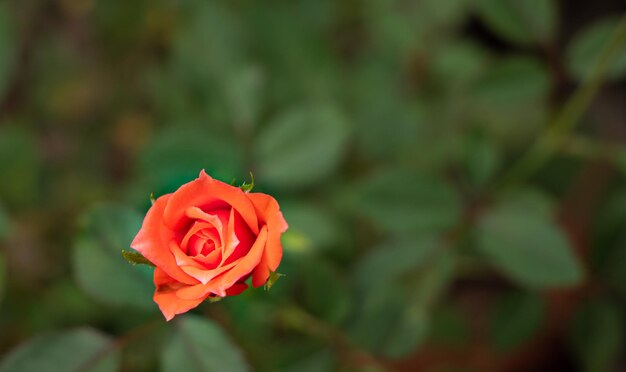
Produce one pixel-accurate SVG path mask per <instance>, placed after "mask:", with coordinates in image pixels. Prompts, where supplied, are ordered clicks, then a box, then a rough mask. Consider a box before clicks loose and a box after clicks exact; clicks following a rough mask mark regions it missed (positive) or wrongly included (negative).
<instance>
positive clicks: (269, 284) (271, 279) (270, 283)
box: [263, 271, 285, 291]
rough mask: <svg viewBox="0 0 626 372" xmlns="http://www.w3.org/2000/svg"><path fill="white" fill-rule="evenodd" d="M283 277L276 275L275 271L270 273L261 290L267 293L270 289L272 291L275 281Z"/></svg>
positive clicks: (279, 274)
mask: <svg viewBox="0 0 626 372" xmlns="http://www.w3.org/2000/svg"><path fill="white" fill-rule="evenodd" d="M283 276H285V274H281V273H277V272H275V271H270V277H269V278H268V279H267V282H266V283H265V285H264V286H263V288H264V289H265V290H266V291H269V290H270V289H272V287H273V286H274V284H276V281H278V279H280V278H281V277H283Z"/></svg>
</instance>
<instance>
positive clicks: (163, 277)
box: [154, 267, 204, 321]
mask: <svg viewBox="0 0 626 372" xmlns="http://www.w3.org/2000/svg"><path fill="white" fill-rule="evenodd" d="M154 285H155V286H156V288H157V289H156V291H155V292H154V302H156V303H157V305H159V309H160V310H161V312H162V313H163V316H165V319H166V320H167V321H170V320H172V318H174V316H175V315H177V314H182V313H185V312H187V311H189V310H190V309H193V308H194V307H196V306H198V305H199V304H200V303H201V302H202V301H204V298H201V299H193V300H185V299H182V298H180V297H178V296H176V289H175V287H176V286H177V285H178V286H179V285H180V283H179V282H177V281H176V279H174V278H172V277H170V276H169V275H167V273H166V272H165V271H163V270H161V269H160V268H158V267H157V268H155V269H154ZM171 286H174V288H172V287H171Z"/></svg>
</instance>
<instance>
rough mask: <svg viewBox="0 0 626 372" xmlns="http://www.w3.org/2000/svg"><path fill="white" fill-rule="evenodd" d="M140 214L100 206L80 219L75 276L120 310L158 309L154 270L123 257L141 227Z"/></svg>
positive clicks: (75, 245) (74, 260) (81, 284)
mask: <svg viewBox="0 0 626 372" xmlns="http://www.w3.org/2000/svg"><path fill="white" fill-rule="evenodd" d="M141 220H142V218H141V215H139V214H138V213H137V212H135V211H134V210H132V209H129V208H127V207H124V206H117V205H110V204H109V205H99V206H96V207H93V208H92V209H91V210H89V211H87V212H86V213H85V214H84V215H83V216H82V217H81V220H80V222H81V231H80V233H79V236H78V238H77V240H76V242H75V244H74V251H73V266H74V274H75V277H76V280H77V281H78V284H79V285H80V286H81V288H82V289H83V290H84V291H85V292H87V294H89V295H90V296H92V297H94V298H95V299H97V300H99V301H102V302H104V303H106V304H109V305H112V306H117V307H132V308H137V309H142V310H155V309H156V306H155V304H154V303H153V302H152V294H153V292H154V285H153V284H152V269H151V268H149V267H147V266H143V265H139V266H131V265H129V264H128V263H127V262H126V261H125V260H124V258H123V257H122V256H121V254H120V252H121V250H122V249H124V248H128V247H130V243H131V241H132V239H133V237H134V236H135V235H136V234H137V232H138V231H139V228H140V227H141Z"/></svg>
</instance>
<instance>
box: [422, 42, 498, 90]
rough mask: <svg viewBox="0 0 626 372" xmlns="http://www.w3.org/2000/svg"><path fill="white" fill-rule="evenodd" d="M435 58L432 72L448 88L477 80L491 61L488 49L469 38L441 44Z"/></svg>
mask: <svg viewBox="0 0 626 372" xmlns="http://www.w3.org/2000/svg"><path fill="white" fill-rule="evenodd" d="M433 58H434V60H433V62H432V69H433V71H432V74H433V76H434V77H436V78H437V79H439V80H441V83H442V84H444V86H445V87H446V88H456V87H459V86H462V85H465V84H467V83H469V82H470V81H473V80H475V79H476V78H477V77H478V76H480V74H481V73H482V72H483V71H484V70H485V68H486V67H487V64H488V62H489V55H488V52H487V50H486V49H485V48H483V47H481V46H480V45H479V44H478V43H476V42H474V41H471V40H467V39H459V40H454V41H451V42H448V43H445V44H443V45H441V48H440V49H438V50H437V51H436V52H435V54H434V55H433Z"/></svg>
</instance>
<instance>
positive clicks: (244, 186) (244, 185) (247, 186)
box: [239, 172, 254, 192]
mask: <svg viewBox="0 0 626 372" xmlns="http://www.w3.org/2000/svg"><path fill="white" fill-rule="evenodd" d="M239 188H240V189H242V190H243V192H250V191H252V189H254V174H252V172H250V183H247V182H245V181H244V183H242V184H241V186H239Z"/></svg>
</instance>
